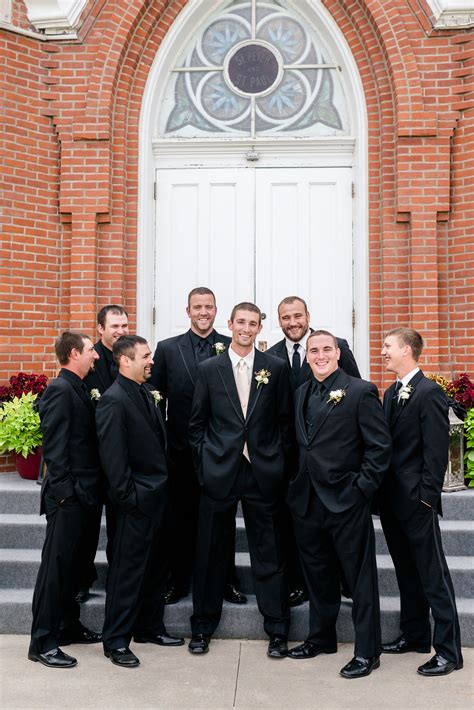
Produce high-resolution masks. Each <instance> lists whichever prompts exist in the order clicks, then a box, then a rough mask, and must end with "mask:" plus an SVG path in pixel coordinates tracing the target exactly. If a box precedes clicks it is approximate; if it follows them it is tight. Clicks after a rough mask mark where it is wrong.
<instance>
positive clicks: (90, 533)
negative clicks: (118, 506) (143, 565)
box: [76, 304, 128, 604]
mask: <svg viewBox="0 0 474 710" xmlns="http://www.w3.org/2000/svg"><path fill="white" fill-rule="evenodd" d="M97 330H98V331H99V334H100V340H99V341H98V342H97V343H96V344H95V345H94V350H95V351H96V352H97V354H98V355H99V359H98V360H96V361H95V362H94V368H93V369H92V370H91V371H90V372H89V374H88V375H86V377H85V378H84V382H85V384H86V387H87V388H88V390H89V392H92V394H93V398H92V399H93V402H95V403H97V401H98V400H99V398H100V396H101V395H102V394H104V392H105V390H106V389H107V388H108V387H110V385H111V384H112V382H113V381H114V380H115V378H116V377H117V373H118V368H117V366H116V365H115V363H114V360H113V354H112V347H113V344H114V343H115V341H116V340H117V339H118V338H120V336H121V335H127V334H128V314H127V311H126V310H125V309H124V308H123V307H122V306H117V305H115V304H111V305H109V306H104V307H103V308H101V309H100V311H99V312H98V314H97ZM106 516H107V559H108V560H109V561H110V552H111V548H112V537H113V530H114V524H113V520H112V513H111V508H110V506H108V505H107V504H106ZM101 518H102V506H99V508H98V509H97V511H95V513H94V514H92V515H91V518H90V521H89V524H88V525H87V531H86V534H85V537H84V540H83V546H82V549H81V551H80V558H79V560H78V566H79V591H78V593H77V597H76V598H77V601H78V602H79V603H80V604H82V603H83V602H86V601H87V600H88V598H89V589H90V587H91V586H92V585H93V583H94V582H95V580H96V579H97V571H96V568H95V564H94V559H95V553H96V552H97V545H98V542H99V535H100V522H101Z"/></svg>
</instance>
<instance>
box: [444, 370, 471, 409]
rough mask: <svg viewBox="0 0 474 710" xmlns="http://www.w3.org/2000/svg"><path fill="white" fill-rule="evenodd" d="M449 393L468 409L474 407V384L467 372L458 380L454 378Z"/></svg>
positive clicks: (449, 386)
mask: <svg viewBox="0 0 474 710" xmlns="http://www.w3.org/2000/svg"><path fill="white" fill-rule="evenodd" d="M448 393H449V394H450V395H451V397H453V398H454V399H455V400H456V402H459V404H462V406H463V407H464V408H465V409H466V410H468V409H472V407H474V384H473V383H472V382H471V380H470V379H469V375H468V374H467V372H463V373H462V374H461V375H459V378H458V379H457V380H453V381H452V382H451V383H450V384H449V385H448Z"/></svg>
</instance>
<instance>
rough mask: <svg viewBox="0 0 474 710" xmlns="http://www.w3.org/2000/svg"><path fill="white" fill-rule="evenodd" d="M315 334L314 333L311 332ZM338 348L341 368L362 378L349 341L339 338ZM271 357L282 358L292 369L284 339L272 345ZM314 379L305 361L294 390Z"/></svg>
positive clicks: (293, 383) (270, 349) (269, 351)
mask: <svg viewBox="0 0 474 710" xmlns="http://www.w3.org/2000/svg"><path fill="white" fill-rule="evenodd" d="M311 332H313V331H311ZM337 346H338V348H339V350H340V351H341V357H340V359H339V367H340V368H341V369H342V370H344V372H346V373H347V374H348V375H351V376H352V377H360V372H359V368H358V367H357V363H356V361H355V358H354V355H353V354H352V351H351V349H350V347H349V343H348V342H347V340H344V338H337ZM267 352H268V353H269V354H270V355H275V356H276V357H280V358H282V359H283V360H285V362H286V363H287V364H288V366H289V367H290V369H291V363H290V360H289V358H288V350H287V349H286V340H285V338H283V340H280V341H279V342H278V343H276V344H275V345H272V347H271V348H269V349H268V351H267ZM311 378H312V372H311V368H310V366H309V365H308V363H307V361H306V360H305V361H304V362H303V363H302V364H301V367H300V371H299V376H298V379H297V381H296V382H294V381H293V379H292V387H293V390H296V389H298V387H300V386H301V385H302V384H303V383H304V382H306V381H307V380H310V379H311Z"/></svg>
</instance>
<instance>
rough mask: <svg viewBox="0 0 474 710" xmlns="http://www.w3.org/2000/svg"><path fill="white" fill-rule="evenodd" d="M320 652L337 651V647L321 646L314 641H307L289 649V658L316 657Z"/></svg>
mask: <svg viewBox="0 0 474 710" xmlns="http://www.w3.org/2000/svg"><path fill="white" fill-rule="evenodd" d="M320 653H337V648H321V646H318V645H317V644H315V643H313V642H312V641H305V642H304V643H302V644H300V645H299V646H294V647H293V648H291V649H290V650H289V651H288V657H289V658H314V657H315V656H319V654H320Z"/></svg>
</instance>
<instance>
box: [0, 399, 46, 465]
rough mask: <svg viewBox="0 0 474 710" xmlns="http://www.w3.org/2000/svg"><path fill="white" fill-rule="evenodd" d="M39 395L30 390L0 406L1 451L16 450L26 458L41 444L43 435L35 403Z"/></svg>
mask: <svg viewBox="0 0 474 710" xmlns="http://www.w3.org/2000/svg"><path fill="white" fill-rule="evenodd" d="M37 396H38V395H37V394H33V392H28V393H27V394H22V395H21V397H14V398H13V399H12V400H11V401H10V402H4V403H3V405H2V406H1V407H0V453H2V454H4V453H6V452H7V451H14V452H15V453H17V454H21V455H22V456H23V457H24V458H25V459H26V457H27V456H28V454H31V453H32V452H33V451H34V450H35V449H37V448H38V446H41V442H42V440H43V436H42V434H41V427H40V417H39V414H38V411H37V409H36V404H35V402H36V398H37Z"/></svg>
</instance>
